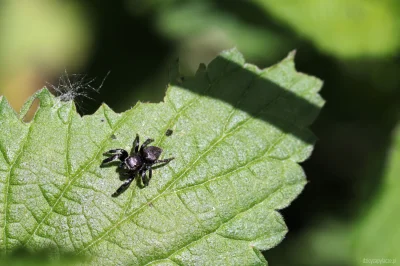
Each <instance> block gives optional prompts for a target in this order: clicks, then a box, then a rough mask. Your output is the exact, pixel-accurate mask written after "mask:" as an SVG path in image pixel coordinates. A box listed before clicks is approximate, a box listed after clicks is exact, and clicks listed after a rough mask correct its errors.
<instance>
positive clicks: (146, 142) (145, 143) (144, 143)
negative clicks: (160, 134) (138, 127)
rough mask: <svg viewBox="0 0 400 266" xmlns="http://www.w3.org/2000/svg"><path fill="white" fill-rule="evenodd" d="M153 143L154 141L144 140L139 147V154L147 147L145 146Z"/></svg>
mask: <svg viewBox="0 0 400 266" xmlns="http://www.w3.org/2000/svg"><path fill="white" fill-rule="evenodd" d="M153 141H154V139H146V141H145V142H143V144H142V146H140V152H142V151H143V149H144V148H146V147H147V145H149V144H150V143H152V142H153Z"/></svg>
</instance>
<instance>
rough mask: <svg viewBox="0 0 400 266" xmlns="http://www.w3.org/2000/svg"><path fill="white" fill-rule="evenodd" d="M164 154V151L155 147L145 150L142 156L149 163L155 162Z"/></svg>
mask: <svg viewBox="0 0 400 266" xmlns="http://www.w3.org/2000/svg"><path fill="white" fill-rule="evenodd" d="M161 153H162V149H161V148H159V147H155V146H149V147H146V148H144V149H143V151H142V155H143V158H144V159H145V160H146V161H147V162H155V161H157V160H158V158H159V157H160V155H161Z"/></svg>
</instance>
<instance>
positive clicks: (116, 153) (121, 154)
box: [101, 149, 128, 164]
mask: <svg viewBox="0 0 400 266" xmlns="http://www.w3.org/2000/svg"><path fill="white" fill-rule="evenodd" d="M108 154H111V155H112V156H110V157H108V158H106V159H104V160H103V162H102V163H101V164H106V163H109V162H112V161H116V160H120V161H122V162H123V161H124V160H125V159H126V158H127V157H128V153H127V152H126V150H123V149H115V150H109V151H108V152H105V153H103V155H108Z"/></svg>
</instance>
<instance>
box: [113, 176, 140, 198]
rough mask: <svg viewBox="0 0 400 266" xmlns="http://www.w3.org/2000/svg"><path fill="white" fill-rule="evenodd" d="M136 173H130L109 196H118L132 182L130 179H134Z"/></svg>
mask: <svg viewBox="0 0 400 266" xmlns="http://www.w3.org/2000/svg"><path fill="white" fill-rule="evenodd" d="M135 176H136V173H134V174H132V175H131V176H130V177H129V178H128V179H127V180H125V182H124V183H123V184H122V185H121V186H120V187H119V188H118V189H117V191H115V192H114V193H113V194H112V195H111V196H112V197H114V198H115V197H118V196H119V195H120V194H121V193H122V192H124V191H125V190H126V189H127V188H128V187H129V186H130V185H131V183H132V181H133V180H134V179H135Z"/></svg>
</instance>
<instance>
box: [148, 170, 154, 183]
mask: <svg viewBox="0 0 400 266" xmlns="http://www.w3.org/2000/svg"><path fill="white" fill-rule="evenodd" d="M148 169H149V179H148V181H147V185H148V184H149V182H150V179H151V177H152V176H153V169H151V166H149V168H148Z"/></svg>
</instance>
